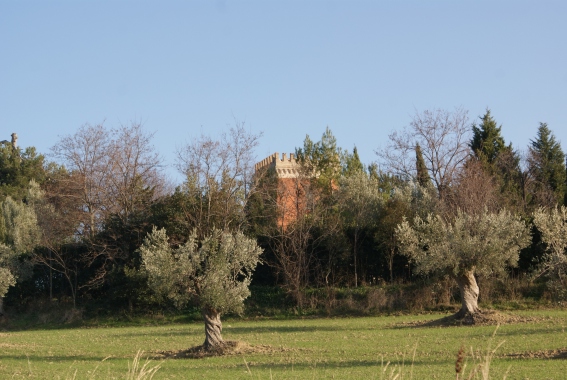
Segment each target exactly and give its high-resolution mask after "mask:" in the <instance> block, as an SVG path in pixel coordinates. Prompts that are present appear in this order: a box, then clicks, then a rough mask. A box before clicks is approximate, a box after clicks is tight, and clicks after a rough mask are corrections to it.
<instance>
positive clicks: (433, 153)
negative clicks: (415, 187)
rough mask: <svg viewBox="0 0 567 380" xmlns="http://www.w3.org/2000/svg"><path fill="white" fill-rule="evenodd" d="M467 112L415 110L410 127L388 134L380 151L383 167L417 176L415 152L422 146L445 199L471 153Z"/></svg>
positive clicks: (437, 185)
mask: <svg viewBox="0 0 567 380" xmlns="http://www.w3.org/2000/svg"><path fill="white" fill-rule="evenodd" d="M469 135H470V125H469V119H468V112H467V111H465V110H464V109H462V108H456V109H455V110H454V111H453V112H449V111H446V110H441V109H436V110H431V111H430V110H426V111H423V112H421V113H419V112H417V111H416V113H415V115H414V117H413V120H412V121H411V123H410V125H409V127H408V128H405V129H404V130H402V131H401V132H397V131H396V132H393V133H392V134H390V135H389V138H390V141H389V143H388V145H387V146H386V148H385V149H381V150H377V151H376V154H377V155H378V157H380V159H381V160H382V164H383V165H384V167H383V169H384V170H386V171H388V172H390V173H392V174H394V175H398V176H401V177H404V178H412V179H415V178H416V176H417V173H416V162H415V151H416V146H417V145H419V146H420V148H421V153H422V155H423V159H424V160H425V164H426V167H427V170H428V171H429V174H430V177H431V179H432V181H433V183H434V184H435V187H436V188H437V190H438V192H439V197H440V198H443V197H444V195H445V192H446V191H447V189H448V187H449V186H450V185H451V184H452V182H453V180H454V179H455V177H456V175H457V173H458V171H459V169H460V168H461V166H462V165H463V164H464V162H465V160H466V159H467V157H468V156H469V154H470V147H469V144H468V143H469V141H470V137H469Z"/></svg>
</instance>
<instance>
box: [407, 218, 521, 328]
mask: <svg viewBox="0 0 567 380" xmlns="http://www.w3.org/2000/svg"><path fill="white" fill-rule="evenodd" d="M396 238H397V239H398V242H399V245H400V252H401V253H402V254H403V255H406V256H408V257H409V258H410V260H411V261H413V262H414V263H415V265H416V271H417V272H418V273H422V274H427V273H433V274H435V273H438V274H441V273H443V274H448V275H450V276H452V277H453V278H454V279H455V280H456V281H457V284H458V285H459V290H460V292H461V302H462V307H461V310H460V311H459V312H458V313H457V315H456V316H457V317H458V318H467V319H469V318H471V321H472V322H474V316H475V315H476V314H477V313H478V312H480V309H479V308H478V295H479V288H478V285H477V282H476V279H475V275H490V274H503V272H504V271H505V269H506V267H507V266H516V265H517V262H518V256H519V251H520V250H521V249H522V248H524V247H526V246H527V245H528V244H529V243H530V233H529V230H528V228H527V227H526V224H525V223H524V222H523V221H522V220H520V219H519V218H518V217H516V216H514V215H512V214H510V213H509V212H507V211H501V212H499V213H490V212H488V211H486V210H485V212H483V213H478V214H467V213H464V212H458V213H457V215H456V216H455V218H454V219H452V220H447V219H444V218H443V217H441V216H439V215H433V214H429V215H428V216H427V217H426V218H425V219H422V218H421V217H419V216H417V217H415V219H414V220H413V223H411V224H410V223H409V222H408V221H407V220H404V221H403V222H402V223H401V224H400V225H399V226H398V227H397V228H396Z"/></svg>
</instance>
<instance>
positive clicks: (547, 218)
mask: <svg viewBox="0 0 567 380" xmlns="http://www.w3.org/2000/svg"><path fill="white" fill-rule="evenodd" d="M534 225H535V226H536V228H537V229H538V230H539V231H540V232H541V240H542V241H543V242H544V243H545V244H546V245H547V257H546V260H545V263H544V268H543V269H544V272H549V271H552V270H561V269H565V267H566V266H567V255H566V254H565V250H566V249H567V208H566V207H565V206H561V208H553V209H551V210H546V209H544V208H539V209H538V210H536V211H535V212H534Z"/></svg>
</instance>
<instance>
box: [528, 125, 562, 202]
mask: <svg viewBox="0 0 567 380" xmlns="http://www.w3.org/2000/svg"><path fill="white" fill-rule="evenodd" d="M528 164H529V170H530V172H531V174H532V177H533V179H534V188H533V196H534V201H535V202H537V205H541V206H547V207H555V206H556V205H557V204H558V203H562V202H563V201H564V198H565V189H566V185H565V180H566V171H565V153H563V150H561V145H560V144H559V142H557V141H556V140H555V136H554V135H553V133H552V132H551V130H550V129H549V127H548V126H547V124H546V123H540V124H539V128H538V131H537V138H536V139H535V140H531V145H530V147H529V158H528Z"/></svg>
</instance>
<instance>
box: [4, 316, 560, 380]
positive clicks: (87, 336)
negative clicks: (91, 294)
mask: <svg viewBox="0 0 567 380" xmlns="http://www.w3.org/2000/svg"><path fill="white" fill-rule="evenodd" d="M515 314H516V315H520V316H523V317H530V318H532V320H531V321H527V322H522V323H515V324H507V325H502V326H500V328H499V329H498V330H497V331H496V335H495V336H494V338H491V337H492V335H493V333H494V331H495V327H494V326H480V327H415V325H414V324H415V322H416V321H424V320H433V319H437V318H440V317H443V316H444V315H441V314H431V315H417V316H387V317H386V316H383V317H366V318H340V319H297V320H261V321H242V320H227V321H225V322H224V331H223V336H224V338H225V339H226V340H238V341H245V342H247V343H249V344H251V345H270V346H271V347H272V348H273V349H274V350H273V351H272V352H268V353H254V354H246V355H239V356H229V357H214V358H206V359H167V360H165V361H160V360H159V359H156V358H155V356H156V353H157V352H159V351H175V350H183V349H186V348H189V347H192V346H195V345H198V344H200V343H202V341H203V339H204V333H203V326H202V324H200V323H191V324H184V325H180V324H172V325H165V326H150V327H146V326H144V327H109V328H105V327H97V328H76V329H75V328H73V329H52V330H32V331H3V332H0V378H1V379H11V378H13V379H21V378H25V379H73V378H76V379H124V378H126V377H127V374H128V365H129V363H130V362H132V359H133V358H134V356H135V355H136V353H137V351H138V350H140V349H141V350H144V351H145V353H146V354H145V356H150V357H153V359H152V362H151V363H150V365H155V364H158V363H161V367H160V369H159V370H158V372H157V373H156V375H155V376H154V379H332V378H335V379H357V380H362V379H383V378H384V379H385V378H388V376H387V375H388V374H389V373H390V371H391V370H392V369H395V370H396V373H399V371H400V370H401V371H402V373H401V374H402V375H403V377H402V378H403V379H410V378H413V379H454V378H455V359H456V356H457V352H458V351H459V349H460V348H461V347H462V346H464V347H465V348H466V352H467V354H468V355H467V357H466V369H465V371H466V372H467V373H468V372H469V371H470V370H471V368H473V367H474V365H475V362H476V363H478V360H475V359H473V358H472V357H471V349H472V350H473V351H475V352H476V353H477V354H478V353H485V352H486V350H487V348H488V346H489V345H491V347H495V346H496V345H497V344H498V343H500V342H502V341H504V343H503V344H502V346H500V348H498V350H497V351H496V353H495V357H494V359H493V360H492V362H491V367H490V374H491V378H492V379H502V378H503V376H504V375H505V374H506V373H507V378H508V379H567V357H566V356H565V355H564V354H561V352H562V351H561V350H563V351H567V333H566V332H565V329H566V327H567V311H561V310H550V311H521V312H520V311H518V312H515ZM414 350H415V359H413V360H412V357H413V352H414ZM553 350H557V351H555V352H553ZM388 362H390V364H389V366H388V367H386V363H388ZM384 369H386V371H385V372H384Z"/></svg>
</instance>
